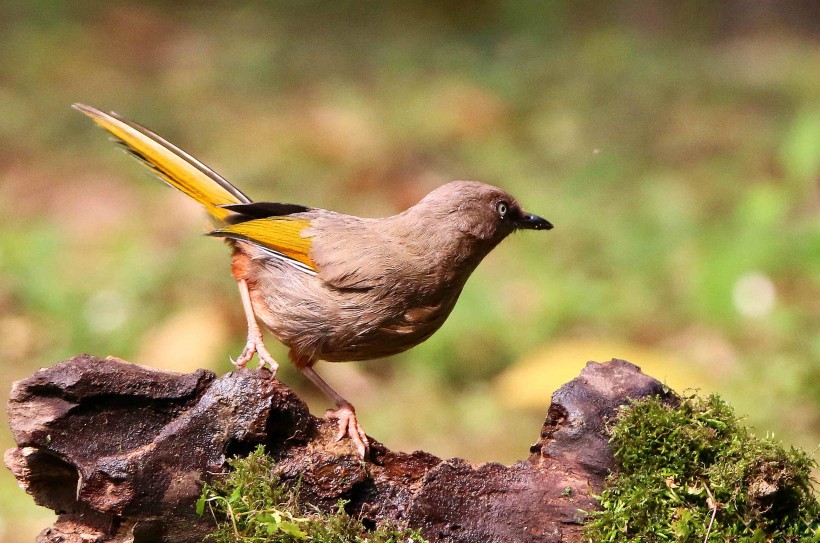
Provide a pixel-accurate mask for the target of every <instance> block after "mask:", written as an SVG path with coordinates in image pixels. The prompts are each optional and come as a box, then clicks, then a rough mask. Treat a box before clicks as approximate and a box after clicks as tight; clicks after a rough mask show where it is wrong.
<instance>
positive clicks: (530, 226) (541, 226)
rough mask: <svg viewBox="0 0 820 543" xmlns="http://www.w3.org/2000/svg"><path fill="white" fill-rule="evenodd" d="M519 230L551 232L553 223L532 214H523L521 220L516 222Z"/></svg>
mask: <svg viewBox="0 0 820 543" xmlns="http://www.w3.org/2000/svg"><path fill="white" fill-rule="evenodd" d="M515 225H516V226H517V227H518V228H521V229H524V230H551V229H552V223H551V222H549V221H548V220H547V219H542V218H541V217H539V216H538V215H533V214H532V213H526V212H524V213H522V214H521V218H520V219H518V220H516V221H515Z"/></svg>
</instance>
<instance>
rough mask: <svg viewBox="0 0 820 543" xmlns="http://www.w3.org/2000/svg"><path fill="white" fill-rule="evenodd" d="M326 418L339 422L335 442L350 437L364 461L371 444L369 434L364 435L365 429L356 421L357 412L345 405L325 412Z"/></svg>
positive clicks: (350, 406)
mask: <svg viewBox="0 0 820 543" xmlns="http://www.w3.org/2000/svg"><path fill="white" fill-rule="evenodd" d="M325 418H326V419H335V420H336V421H338V425H339V432H338V433H337V434H336V439H335V441H341V440H342V439H343V438H344V437H345V436H350V440H351V441H353V445H354V446H355V447H356V451H358V453H359V456H361V457H362V459H363V460H364V459H365V458H366V457H367V453H368V452H369V451H370V442H369V441H368V439H367V434H365V433H364V428H362V425H361V424H359V421H358V419H356V410H355V409H353V406H352V405H343V406H342V407H340V408H339V409H328V410H327V411H326V412H325Z"/></svg>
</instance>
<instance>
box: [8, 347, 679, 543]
mask: <svg viewBox="0 0 820 543" xmlns="http://www.w3.org/2000/svg"><path fill="white" fill-rule="evenodd" d="M269 375H270V374H269V373H267V372H266V371H250V370H242V371H239V372H231V373H228V374H227V375H224V376H222V377H219V378H216V376H215V375H214V374H213V373H211V372H208V371H205V370H199V371H197V372H194V373H192V374H187V375H182V374H177V373H169V372H163V371H158V370H154V369H149V368H144V367H140V366H136V365H134V364H129V363H127V362H123V361H120V360H117V359H105V360H101V359H98V358H94V357H91V356H78V357H75V358H72V359H71V360H68V361H65V362H62V363H60V364H57V365H56V366H53V367H51V368H46V369H43V370H40V371H38V372H37V373H35V374H34V375H32V376H31V377H29V378H27V379H24V380H22V381H19V382H17V383H15V385H14V388H13V390H12V393H11V399H10V401H9V405H8V411H9V420H10V422H11V428H12V432H13V433H14V437H15V439H16V441H17V444H18V447H17V448H14V449H10V450H8V451H7V452H6V455H5V462H6V466H8V468H9V469H10V470H11V471H12V472H13V473H14V475H15V477H17V479H18V481H19V482H20V483H21V485H22V486H23V487H24V488H25V489H26V490H27V491H28V493H29V494H31V495H32V496H33V497H34V500H35V501H36V502H37V503H38V504H40V505H42V506H44V507H48V508H51V509H53V510H54V511H56V512H57V513H58V514H59V518H58V520H57V522H56V524H55V525H54V526H53V527H51V528H48V529H46V530H44V531H43V532H42V533H41V535H40V536H39V538H38V540H39V541H43V542H45V541H54V542H56V541H62V542H80V541H83V542H86V543H87V542H88V541H116V542H125V541H131V538H133V541H135V542H136V543H139V542H152V543H153V542H169V543H171V542H172V543H185V542H194V541H196V542H199V541H202V539H203V536H204V535H205V534H206V533H208V532H209V531H210V530H211V529H212V527H213V525H212V522H213V520H212V519H210V518H207V517H199V516H197V515H196V514H195V513H194V502H195V501H196V499H197V498H198V497H199V495H200V491H201V483H202V481H204V480H208V479H211V478H213V477H219V476H220V475H219V474H220V473H222V472H223V471H224V470H225V460H226V458H229V457H231V456H233V455H241V454H246V453H247V452H249V451H250V450H252V449H253V448H255V447H256V446H257V445H258V444H264V445H265V446H266V448H267V450H268V451H269V453H270V454H271V455H272V456H273V457H274V458H275V459H276V462H277V469H278V471H279V472H280V474H281V476H282V477H283V478H284V480H285V481H296V480H297V479H300V480H301V486H300V489H301V490H300V491H301V494H302V499H303V500H304V501H306V502H309V503H313V504H315V505H317V506H319V507H322V508H326V509H331V508H333V507H334V506H335V504H336V503H337V502H338V500H339V499H345V500H348V508H349V509H350V511H351V512H352V513H355V514H359V515H361V516H362V517H363V518H364V519H367V520H368V521H372V522H375V521H377V520H379V519H393V520H398V521H402V522H406V523H408V524H409V525H410V526H411V527H416V528H420V529H421V532H422V535H424V536H425V537H426V538H428V539H429V540H430V541H442V542H471V543H478V542H481V543H491V542H499V543H500V542H504V543H508V542H519V541H520V542H533V543H534V542H568V541H580V535H581V525H582V523H583V521H584V518H585V514H584V513H583V511H585V510H591V509H593V508H595V506H596V504H595V501H594V499H593V498H592V497H591V495H593V494H594V493H596V492H598V491H599V490H600V489H601V485H602V483H603V480H604V478H605V477H606V475H607V473H608V472H609V470H610V469H611V468H612V466H613V458H612V454H611V452H610V451H609V448H608V442H607V436H606V431H605V422H606V419H607V418H608V417H611V416H612V415H613V414H614V412H615V410H616V408H617V407H618V406H619V405H621V404H624V403H625V402H626V401H627V400H628V399H629V398H638V397H643V396H646V395H664V394H665V392H664V390H663V387H662V386H661V384H660V383H659V382H658V381H657V380H655V379H653V378H651V377H648V376H646V375H643V374H642V373H641V372H640V370H639V368H637V367H636V366H634V365H632V364H630V363H628V362H624V361H618V360H613V361H611V362H607V363H604V364H598V363H594V362H591V363H589V364H588V365H587V367H586V368H585V369H584V370H583V371H582V372H581V374H580V376H579V377H577V378H576V379H574V380H572V381H571V382H569V383H567V384H566V385H564V386H563V387H562V388H561V389H560V390H558V391H557V392H556V393H555V394H554V395H553V398H552V405H551V406H550V407H549V412H548V414H547V419H546V421H545V423H544V426H543V428H542V430H541V436H540V439H539V441H538V442H537V443H536V444H535V445H533V446H532V447H531V448H530V456H529V457H528V458H527V459H525V460H522V461H520V462H518V463H516V464H514V465H512V466H502V465H501V464H494V463H489V464H483V465H479V466H474V465H471V464H469V463H468V462H466V461H464V460H460V459H450V460H442V459H440V458H437V457H435V456H433V455H431V454H428V453H425V452H420V451H417V452H414V453H409V454H408V453H402V452H393V451H389V450H387V449H386V448H385V447H384V446H383V445H381V444H380V443H378V442H375V441H374V443H373V448H372V451H371V455H370V457H369V458H368V460H367V461H366V462H362V461H361V460H360V459H359V458H358V457H357V456H356V453H355V451H354V450H353V449H352V447H351V446H350V445H349V443H348V440H343V441H342V442H335V441H334V439H333V438H334V435H335V427H334V424H333V423H331V422H328V421H324V420H321V419H318V418H316V417H313V416H312V415H310V413H309V412H308V409H307V407H306V405H305V404H304V402H302V401H301V400H300V399H299V398H298V397H297V396H296V395H295V394H294V393H293V392H292V391H291V390H290V389H289V388H288V387H287V386H285V385H283V384H282V383H281V382H279V381H278V380H276V379H270V378H269ZM522 448H523V447H522Z"/></svg>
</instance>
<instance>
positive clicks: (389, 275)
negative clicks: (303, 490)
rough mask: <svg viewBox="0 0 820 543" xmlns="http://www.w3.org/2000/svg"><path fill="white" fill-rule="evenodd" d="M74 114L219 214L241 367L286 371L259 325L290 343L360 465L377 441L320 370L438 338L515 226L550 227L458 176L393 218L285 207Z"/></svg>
mask: <svg viewBox="0 0 820 543" xmlns="http://www.w3.org/2000/svg"><path fill="white" fill-rule="evenodd" d="M72 107H74V108H75V109H77V110H78V111H80V112H82V113H84V114H85V115H87V116H88V117H90V118H91V120H93V121H94V123H96V124H97V125H99V126H100V127H102V128H104V129H105V130H107V131H108V132H109V133H110V134H111V135H112V136H113V138H114V140H115V141H116V142H118V143H120V144H121V145H122V146H123V147H124V148H125V149H126V150H127V151H128V152H130V154H132V155H133V156H135V157H136V158H138V159H139V160H140V161H142V162H143V163H144V164H145V165H146V166H148V167H149V168H150V169H151V170H152V171H153V173H155V174H156V175H157V176H158V177H159V178H160V179H161V180H163V181H164V182H165V183H167V184H168V185H170V186H172V187H174V188H176V189H178V190H179V191H181V192H182V193H184V194H186V195H187V196H189V197H190V198H192V199H193V200H195V201H196V202H198V203H199V204H201V205H202V206H203V207H204V208H205V210H206V211H207V212H208V214H210V216H211V217H212V219H213V221H214V222H215V223H216V225H215V226H216V228H215V229H214V230H212V231H210V232H209V233H208V234H207V235H209V236H212V237H217V238H223V239H224V240H226V242H227V243H228V244H229V246H230V247H231V250H232V260H231V273H232V275H233V278H234V279H235V280H236V283H237V285H238V287H239V294H240V298H241V300H242V306H243V309H244V314H245V318H246V319H247V327H248V334H247V340H246V343H245V347H244V349H243V350H242V352H241V353H240V354H239V356H238V357H237V358H236V360H233V359H231V361H232V362H233V364H234V365H235V366H236V367H237V368H243V367H244V366H245V365H246V364H247V363H248V362H249V361H250V360H251V359H252V358H253V356H254V354H256V355H257V356H258V358H259V364H260V368H264V367H266V368H267V369H268V370H270V372H271V375H272V376H275V375H276V371H277V369H278V367H279V364H278V363H277V362H276V360H274V358H273V356H271V354H270V353H269V352H268V350H267V348H266V347H265V344H264V341H263V337H262V329H261V328H260V326H259V323H260V322H261V324H262V325H263V326H264V327H265V328H266V329H267V330H269V331H270V332H271V333H272V334H273V336H274V337H276V338H277V339H278V340H279V341H280V342H281V343H282V344H284V345H285V346H286V347H288V348H289V353H288V358H289V359H290V361H291V362H292V363H293V364H294V365H295V367H296V369H297V370H298V371H299V372H300V373H302V374H303V375H304V376H305V377H307V378H308V379H309V380H310V381H312V382H313V383H314V384H315V385H316V386H317V387H318V388H319V389H320V390H321V391H322V392H323V393H324V394H325V395H327V396H328V398H329V399H330V400H332V401H333V402H334V403H335V405H336V409H329V410H327V412H326V413H325V417H326V418H327V419H331V420H335V421H336V424H337V433H336V437H335V440H336V441H341V440H342V439H343V438H345V437H349V438H350V439H351V440H352V442H353V445H354V447H355V449H356V451H357V452H358V454H359V456H361V458H363V459H364V458H365V457H366V456H367V455H368V453H369V450H370V441H369V438H368V436H367V434H366V433H365V431H364V429H363V428H362V426H361V424H360V423H359V421H358V418H357V416H356V410H355V408H354V407H353V405H352V404H351V403H350V402H349V401H347V400H346V399H345V398H343V397H342V396H341V395H340V394H339V393H338V392H337V391H336V390H335V389H334V388H333V387H331V386H330V385H329V384H328V383H327V382H326V381H325V380H324V379H322V377H320V376H319V374H318V373H317V372H316V370H315V369H314V366H315V365H316V363H317V362H319V361H325V362H346V361H351V362H352V361H361V360H370V359H375V358H382V357H387V356H391V355H395V354H398V353H401V352H403V351H405V350H407V349H410V348H411V347H414V346H416V345H418V344H419V343H421V342H423V341H425V340H426V339H427V338H429V337H430V336H431V335H432V334H433V333H434V332H436V331H437V330H438V329H439V328H440V327H441V325H442V324H443V323H444V321H445V320H446V319H447V317H448V316H449V315H450V312H451V311H452V309H453V307H454V306H455V304H456V301H457V300H458V297H459V295H460V294H461V292H462V289H463V288H464V285H465V283H466V281H467V279H468V277H469V276H470V274H471V273H472V272H473V270H475V269H476V266H478V264H479V263H480V262H481V261H482V259H483V258H484V257H485V256H486V255H487V254H488V253H489V252H490V251H491V250H492V249H493V248H494V247H495V246H496V245H498V243H500V242H501V241H502V240H503V239H504V238H506V237H507V236H508V235H510V234H511V233H513V232H515V231H518V230H549V229H551V228H552V227H553V225H552V224H551V223H550V222H549V221H547V220H546V219H543V218H541V217H539V216H537V215H533V214H532V213H529V212H526V211H524V210H523V209H522V207H521V205H520V204H519V202H518V201H517V200H516V199H515V198H513V197H512V196H511V195H510V194H508V193H507V192H505V191H504V190H502V189H500V188H498V187H495V186H492V185H489V184H485V183H480V182H476V181H452V182H449V183H446V184H444V185H441V186H439V187H438V188H436V189H434V190H433V191H431V192H430V193H429V194H427V195H426V196H425V197H424V198H423V199H422V200H420V201H419V202H418V203H416V204H415V205H413V206H412V207H410V208H408V209H406V210H405V211H403V212H401V213H398V214H396V215H393V216H390V217H384V218H361V217H356V216H352V215H346V214H343V213H338V212H335V211H330V210H326V209H320V208H315V207H309V206H305V205H300V204H291V203H283V202H254V201H252V200H251V199H250V198H249V197H247V196H246V195H245V194H244V193H242V192H241V191H240V190H239V189H237V188H236V187H235V186H233V185H232V184H231V183H229V182H228V181H227V180H226V179H224V178H223V177H222V176H220V175H219V174H217V173H216V172H215V171H213V170H212V169H211V168H209V167H208V166H206V165H205V164H203V163H202V162H200V161H199V160H197V159H196V158H194V157H193V156H191V155H189V154H188V153H186V152H185V151H183V150H181V149H180V148H178V147H176V146H175V145H173V144H171V143H170V142H168V141H166V140H165V139H163V138H162V137H160V136H159V135H157V134H156V133H154V132H152V131H151V130H149V129H147V128H145V127H143V126H141V125H139V124H137V123H135V122H133V121H130V120H128V119H126V118H125V117H122V116H120V115H118V114H116V113H114V112H110V113H104V112H103V111H100V110H98V109H96V108H93V107H91V106H88V105H84V104H79V103H77V104H74V105H73V106H72Z"/></svg>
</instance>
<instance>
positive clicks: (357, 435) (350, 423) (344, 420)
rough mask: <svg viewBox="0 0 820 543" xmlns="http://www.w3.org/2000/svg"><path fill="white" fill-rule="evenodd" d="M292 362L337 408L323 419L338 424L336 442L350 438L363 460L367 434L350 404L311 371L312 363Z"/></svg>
mask: <svg viewBox="0 0 820 543" xmlns="http://www.w3.org/2000/svg"><path fill="white" fill-rule="evenodd" d="M294 362H295V364H296V369H298V370H299V372H300V373H301V374H302V375H304V376H305V377H307V378H308V379H310V380H311V381H312V382H313V384H314V385H316V386H317V387H318V388H319V389H320V390H321V391H322V392H324V393H325V395H327V396H328V397H329V398H330V399H331V400H333V402H334V403H335V404H336V407H338V409H335V410H334V409H328V410H327V412H325V418H327V419H336V420H337V421H338V422H339V433H338V434H336V441H340V440H341V439H342V438H343V437H345V436H350V439H351V440H352V441H353V444H354V445H355V446H356V450H357V451H358V452H359V456H361V457H362V458H363V459H364V458H365V457H366V456H367V452H368V451H369V450H370V443H369V442H368V440H367V434H365V433H364V428H362V425H361V424H359V421H358V420H357V419H356V409H355V408H354V407H353V405H352V404H351V403H350V402H348V401H347V400H345V399H344V398H342V397H341V396H340V395H339V393H338V392H336V391H335V390H333V387H331V386H330V385H329V384H327V382H325V380H324V379H322V378H321V377H319V374H318V373H316V370H314V369H313V362H308V363H303V362H300V361H297V360H294Z"/></svg>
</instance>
